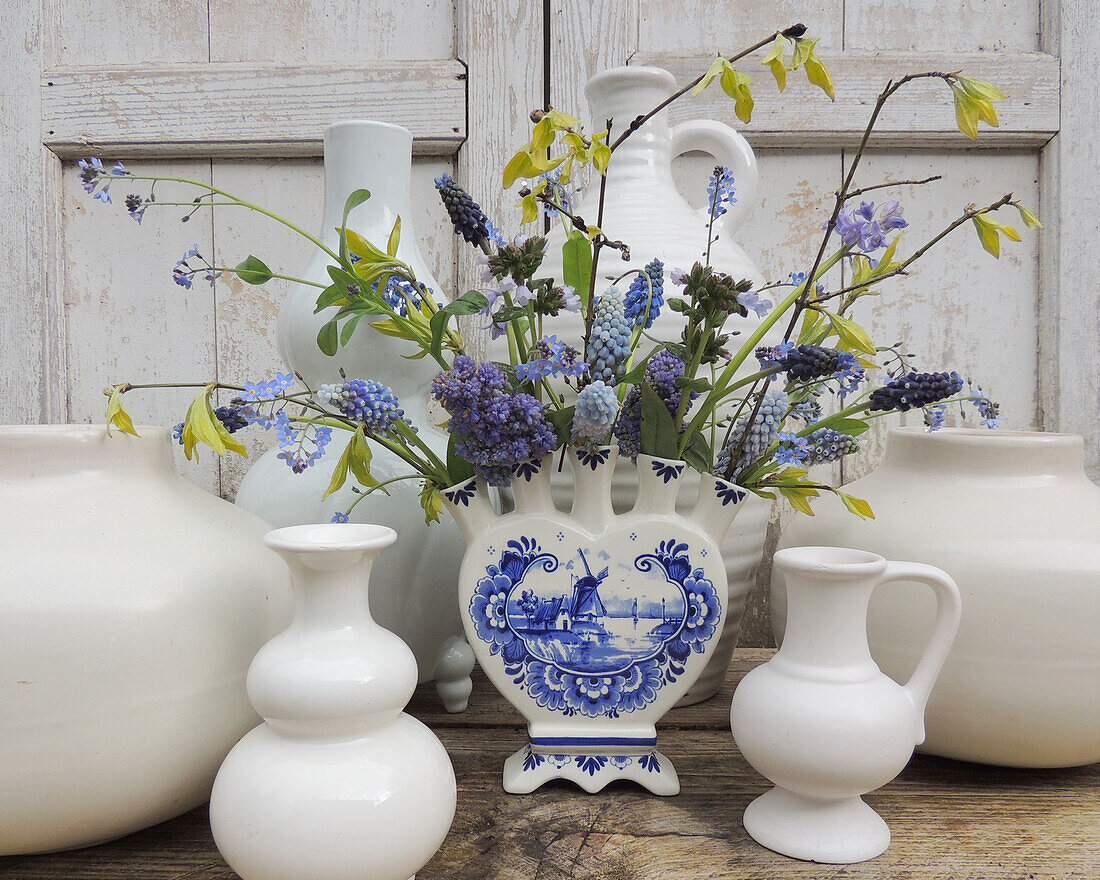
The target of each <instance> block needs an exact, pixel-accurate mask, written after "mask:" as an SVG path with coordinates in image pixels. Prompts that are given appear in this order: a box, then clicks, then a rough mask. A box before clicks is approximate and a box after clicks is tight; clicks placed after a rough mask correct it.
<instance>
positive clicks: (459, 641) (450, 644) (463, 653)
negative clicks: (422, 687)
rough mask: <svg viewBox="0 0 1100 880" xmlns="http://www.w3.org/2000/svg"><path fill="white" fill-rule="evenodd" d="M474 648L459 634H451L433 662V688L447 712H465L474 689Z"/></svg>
mask: <svg viewBox="0 0 1100 880" xmlns="http://www.w3.org/2000/svg"><path fill="white" fill-rule="evenodd" d="M474 663H475V659H474V650H473V648H471V647H470V643H469V642H467V641H466V640H465V639H464V638H462V637H461V636H451V637H450V638H449V639H447V641H445V642H444V643H443V647H442V648H440V649H439V657H438V658H437V659H436V662H435V676H434V678H435V690H436V693H438V694H439V699H441V700H442V701H443V708H444V709H446V710H447V711H448V712H451V713H452V714H453V713H457V712H465V711H466V707H467V706H468V705H469V702H470V694H471V693H473V690H474V682H473V679H471V678H470V674H471V673H472V672H473V671H474Z"/></svg>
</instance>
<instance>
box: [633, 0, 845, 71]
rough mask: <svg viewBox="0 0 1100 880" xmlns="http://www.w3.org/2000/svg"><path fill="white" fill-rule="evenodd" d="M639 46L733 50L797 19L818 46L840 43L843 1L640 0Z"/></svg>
mask: <svg viewBox="0 0 1100 880" xmlns="http://www.w3.org/2000/svg"><path fill="white" fill-rule="evenodd" d="M638 5H639V7H640V10H639V13H638V48H639V49H641V51H642V52H647V51H660V52H666V53H669V52H677V53H687V54H697V53H699V52H703V53H710V57H714V53H715V52H725V53H727V54H732V53H733V52H736V51H738V49H739V48H743V47H744V46H751V45H752V44H753V43H755V42H756V41H757V40H761V39H763V38H764V37H766V36H767V35H768V34H769V33H772V32H773V31H775V30H776V29H779V28H785V27H789V26H790V25H792V24H796V23H798V22H802V23H803V24H805V25H806V26H807V27H808V28H809V32H810V34H811V35H812V36H815V37H819V38H820V39H821V46H822V48H826V47H831V48H839V47H840V46H841V45H843V43H842V39H843V18H844V16H843V8H844V4H842V3H837V2H836V0H772V2H770V3H755V2H746V0H718V2H715V0H640V2H639V4H638Z"/></svg>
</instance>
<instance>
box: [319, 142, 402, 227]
mask: <svg viewBox="0 0 1100 880" xmlns="http://www.w3.org/2000/svg"><path fill="white" fill-rule="evenodd" d="M357 189H366V190H368V191H369V192H370V194H371V197H370V198H369V199H367V201H365V202H364V203H363V204H361V205H359V206H358V207H357V208H354V209H352V212H351V214H349V215H348V226H349V227H350V228H352V229H354V230H355V231H356V232H358V233H360V234H361V235H363V236H364V237H366V238H368V239H378V238H379V236H380V235H389V231H390V229H392V228H393V224H394V221H395V220H396V219H397V218H398V217H399V216H400V217H401V218H403V220H402V222H403V224H404V223H408V222H409V218H410V216H411V214H412V196H411V193H412V135H411V134H410V133H409V131H408V130H407V129H404V128H401V127H400V126H398V125H390V124H388V123H385V122H368V121H354V122H338V123H335V124H333V125H330V126H329V127H328V128H326V129H325V207H324V212H323V214H322V216H323V217H324V219H323V220H322V221H321V240H322V241H324V242H325V244H327V245H329V246H330V247H331V246H332V245H333V244H335V243H336V242H338V241H339V234H338V233H337V231H336V230H337V229H338V228H339V226H340V225H341V223H342V221H343V216H344V204H345V202H346V201H347V198H348V196H349V195H350V194H351V193H352V192H354V191H355V190H357ZM373 243H374V244H376V245H378V246H380V247H382V246H384V245H385V241H384V240H382V241H378V240H375V241H373Z"/></svg>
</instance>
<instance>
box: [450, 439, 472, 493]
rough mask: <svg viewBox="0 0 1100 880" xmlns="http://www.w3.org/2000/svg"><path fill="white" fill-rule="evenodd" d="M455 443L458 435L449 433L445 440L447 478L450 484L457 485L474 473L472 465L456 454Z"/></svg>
mask: <svg viewBox="0 0 1100 880" xmlns="http://www.w3.org/2000/svg"><path fill="white" fill-rule="evenodd" d="M457 444H458V437H457V436H455V435H454V434H451V435H450V438H449V439H448V440H447V479H449V480H450V481H451V485H452V486H457V485H458V484H459V483H461V482H463V481H464V480H468V479H470V477H472V476H473V475H474V466H473V465H472V464H470V463H469V462H468V461H467V460H466V459H464V458H463V457H462V456H461V455H459V454H458V450H457V449H456V448H455V447H456V446H457Z"/></svg>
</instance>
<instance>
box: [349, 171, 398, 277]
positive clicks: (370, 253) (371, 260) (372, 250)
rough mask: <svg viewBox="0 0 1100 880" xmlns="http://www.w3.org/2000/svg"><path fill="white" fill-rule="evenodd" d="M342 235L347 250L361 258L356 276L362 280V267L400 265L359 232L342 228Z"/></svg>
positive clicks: (357, 264) (356, 268)
mask: <svg viewBox="0 0 1100 880" xmlns="http://www.w3.org/2000/svg"><path fill="white" fill-rule="evenodd" d="M364 192H366V190H364ZM340 234H341V235H342V236H344V237H345V238H346V247H347V249H348V250H350V251H351V253H353V254H355V256H357V257H359V262H358V263H356V264H355V274H356V275H358V276H359V277H360V278H363V277H365V276H364V275H363V274H362V270H361V269H360V266H363V268H364V269H365V268H366V267H367V266H370V267H372V268H373V267H374V266H396V265H398V262H399V261H398V260H395V259H394V258H393V257H391V256H390V255H389V254H385V253H383V252H382V251H380V250H378V248H376V247H375V246H374V245H373V244H371V243H370V242H369V241H367V240H366V239H365V238H363V236H361V235H360V234H359V233H358V232H355V231H354V230H352V229H348V228H347V227H345V226H342V227H340Z"/></svg>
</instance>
